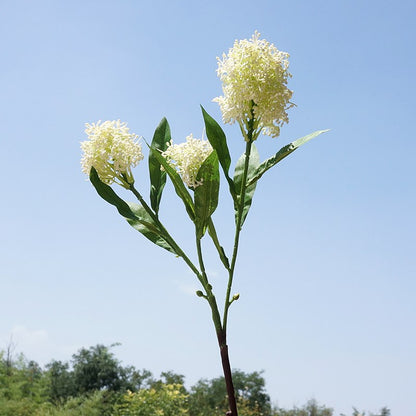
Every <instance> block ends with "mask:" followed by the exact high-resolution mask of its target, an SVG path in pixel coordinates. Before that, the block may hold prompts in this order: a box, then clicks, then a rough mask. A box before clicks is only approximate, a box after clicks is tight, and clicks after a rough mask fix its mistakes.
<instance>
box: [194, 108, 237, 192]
mask: <svg viewBox="0 0 416 416" xmlns="http://www.w3.org/2000/svg"><path fill="white" fill-rule="evenodd" d="M201 109H202V115H203V117H204V122H205V131H206V133H207V137H208V140H209V142H210V143H211V146H212V147H213V149H215V151H216V152H217V155H218V160H219V162H220V164H221V167H222V170H223V172H224V175H225V178H226V179H227V182H228V185H229V187H230V192H231V196H232V197H233V199H234V200H235V199H236V196H237V195H236V190H235V186H234V182H233V180H232V179H231V178H230V176H229V174H228V171H229V169H230V164H231V157H230V152H229V150H228V146H227V138H226V137H225V133H224V131H223V130H222V128H221V127H220V125H219V124H218V123H217V122H216V121H215V120H214V119H213V118H212V117H211V116H210V115H209V114H208V113H207V112H206V111H205V109H204V107H202V105H201Z"/></svg>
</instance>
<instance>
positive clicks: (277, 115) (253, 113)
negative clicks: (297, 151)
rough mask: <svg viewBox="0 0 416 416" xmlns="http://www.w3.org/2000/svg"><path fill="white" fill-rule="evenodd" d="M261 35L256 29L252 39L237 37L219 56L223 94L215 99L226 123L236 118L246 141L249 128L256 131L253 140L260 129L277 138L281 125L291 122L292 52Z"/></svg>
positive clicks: (219, 74)
mask: <svg viewBox="0 0 416 416" xmlns="http://www.w3.org/2000/svg"><path fill="white" fill-rule="evenodd" d="M259 37H260V34H259V33H258V32H257V31H256V32H255V33H254V35H253V37H252V38H251V39H249V40H247V39H244V40H240V41H237V40H236V41H235V43H234V46H233V47H232V48H231V49H230V50H229V52H228V55H226V54H223V56H222V60H221V59H220V58H217V60H218V69H217V74H218V76H219V77H220V79H221V81H222V82H223V87H222V89H223V93H224V95H223V96H220V97H217V98H214V101H216V102H218V104H219V105H220V108H221V111H222V116H223V121H224V123H230V124H232V123H234V122H235V121H237V122H238V123H239V125H240V127H241V129H242V131H243V133H244V135H245V137H246V140H248V137H247V131H248V130H249V128H251V129H252V130H254V134H253V137H252V140H254V139H256V138H257V137H258V135H259V134H260V133H261V132H262V133H263V134H266V135H269V136H272V137H277V136H278V135H279V134H280V126H282V125H283V124H284V123H288V122H289V118H288V115H287V113H286V110H287V109H288V108H290V107H292V106H293V105H294V104H293V103H291V102H290V99H291V98H292V94H293V91H291V90H289V89H288V88H287V81H288V78H290V77H291V74H290V73H289V71H288V67H289V61H288V58H289V54H287V53H286V52H281V51H279V50H278V49H276V47H275V46H274V45H273V44H270V43H269V42H267V41H266V40H265V39H259ZM250 123H251V125H250Z"/></svg>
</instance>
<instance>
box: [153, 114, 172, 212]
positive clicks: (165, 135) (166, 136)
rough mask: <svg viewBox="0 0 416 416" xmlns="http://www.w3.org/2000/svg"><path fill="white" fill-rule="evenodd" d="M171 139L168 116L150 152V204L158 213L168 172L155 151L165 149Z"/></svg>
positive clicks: (160, 124)
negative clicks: (164, 169)
mask: <svg viewBox="0 0 416 416" xmlns="http://www.w3.org/2000/svg"><path fill="white" fill-rule="evenodd" d="M170 140H171V136H170V128H169V124H168V121H167V120H166V118H163V119H162V121H161V122H160V123H159V125H158V126H157V128H156V130H155V134H154V135H153V140H152V144H151V148H150V152H149V174H150V204H151V206H152V208H153V211H155V213H156V214H157V213H158V212H159V205H160V200H161V198H162V192H163V188H164V187H165V183H166V172H165V171H162V170H161V169H160V163H159V161H158V159H157V158H156V157H155V155H154V153H155V152H157V153H160V152H163V151H165V150H166V148H167V143H168V142H170Z"/></svg>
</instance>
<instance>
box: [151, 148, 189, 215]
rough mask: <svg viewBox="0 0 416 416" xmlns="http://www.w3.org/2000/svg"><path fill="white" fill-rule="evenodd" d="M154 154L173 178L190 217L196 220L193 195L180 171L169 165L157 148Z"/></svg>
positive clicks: (176, 189)
mask: <svg viewBox="0 0 416 416" xmlns="http://www.w3.org/2000/svg"><path fill="white" fill-rule="evenodd" d="M153 155H154V157H155V158H156V159H157V160H158V162H159V163H160V164H161V165H162V166H163V169H164V170H165V172H166V173H167V174H168V175H169V177H170V179H171V180H172V183H173V186H174V187H175V191H176V193H177V195H178V196H179V197H180V198H181V199H182V201H183V203H184V205H185V209H186V212H187V213H188V215H189V217H190V218H191V220H192V221H195V207H194V202H193V201H192V197H191V195H190V194H189V192H188V190H187V189H186V188H185V185H184V183H183V181H182V178H181V177H180V176H179V174H178V172H176V170H175V169H174V168H172V166H170V165H169V163H168V162H167V161H166V159H165V158H164V157H163V156H162V155H161V154H160V153H159V152H158V151H156V150H155V149H153Z"/></svg>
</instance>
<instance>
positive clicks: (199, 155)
mask: <svg viewBox="0 0 416 416" xmlns="http://www.w3.org/2000/svg"><path fill="white" fill-rule="evenodd" d="M211 152H212V146H211V144H210V143H209V141H207V140H202V139H195V138H194V137H193V136H192V134H191V135H189V136H188V137H187V138H186V142H184V143H181V144H173V143H172V141H171V142H170V143H169V144H168V148H167V149H166V150H165V151H164V152H163V153H162V155H163V156H164V157H165V158H166V159H167V161H168V162H169V164H170V165H171V166H172V167H174V168H175V169H176V170H177V171H178V173H179V175H180V176H181V178H182V180H183V181H184V182H185V183H186V184H187V185H188V186H189V187H190V188H194V189H195V188H196V187H197V186H199V185H201V184H202V183H201V182H200V181H197V179H196V177H197V174H198V171H199V168H200V167H201V165H202V163H203V162H204V160H205V159H206V158H207V157H208V156H209V155H210V154H211Z"/></svg>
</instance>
